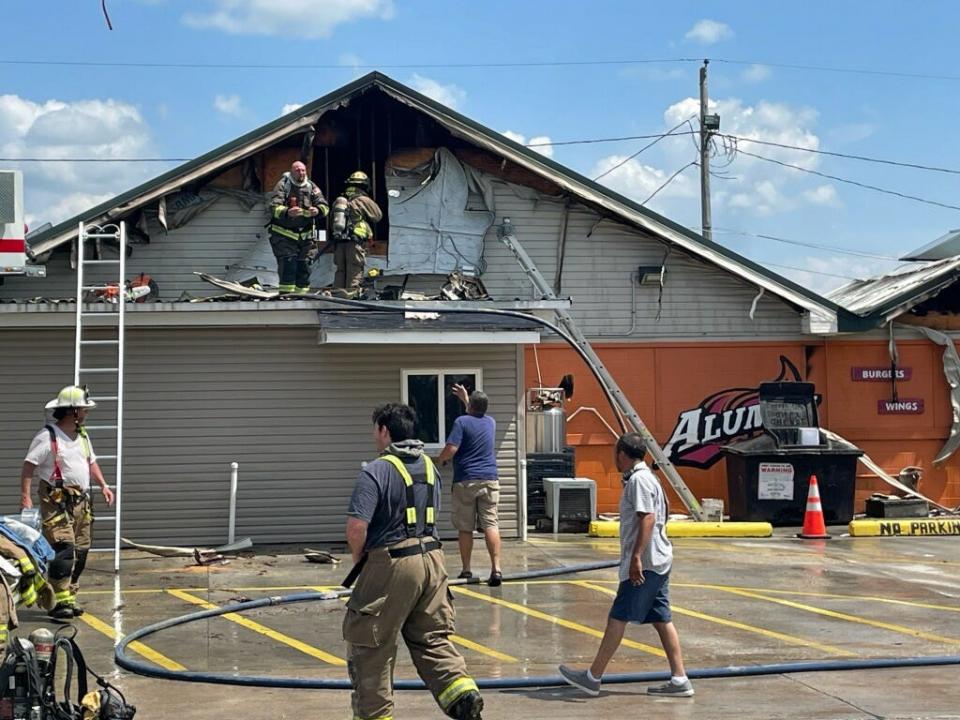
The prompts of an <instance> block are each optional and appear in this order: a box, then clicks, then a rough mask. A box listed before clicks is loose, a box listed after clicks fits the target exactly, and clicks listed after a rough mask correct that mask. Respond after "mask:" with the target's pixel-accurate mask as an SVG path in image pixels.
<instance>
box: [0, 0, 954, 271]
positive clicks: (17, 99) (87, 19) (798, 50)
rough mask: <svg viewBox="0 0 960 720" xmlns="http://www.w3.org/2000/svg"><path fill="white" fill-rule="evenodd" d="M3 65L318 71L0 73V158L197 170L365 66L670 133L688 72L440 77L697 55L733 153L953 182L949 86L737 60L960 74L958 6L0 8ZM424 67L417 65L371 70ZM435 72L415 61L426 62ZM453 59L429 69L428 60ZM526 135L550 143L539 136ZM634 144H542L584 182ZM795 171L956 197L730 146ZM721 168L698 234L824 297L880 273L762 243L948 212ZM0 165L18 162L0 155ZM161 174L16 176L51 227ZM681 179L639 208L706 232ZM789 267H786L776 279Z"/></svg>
mask: <svg viewBox="0 0 960 720" xmlns="http://www.w3.org/2000/svg"><path fill="white" fill-rule="evenodd" d="M6 5H7V7H5V8H4V14H5V25H7V27H9V28H12V29H13V30H14V31H13V32H9V33H5V42H4V47H3V49H2V50H0V60H7V61H9V60H37V61H54V60H71V61H76V60H86V61H94V62H144V63H188V64H189V63H199V64H205V63H206V64H209V63H216V64H228V65H231V64H244V63H247V64H299V63H302V64H310V65H332V66H335V67H332V68H330V69H304V70H276V69H272V70H262V69H259V70H251V69H246V70H238V69H210V68H205V69H197V68H192V69H170V68H166V69H160V68H156V69H154V68H130V67H126V68H116V67H110V68H95V67H65V66H59V65H17V64H0V157H4V158H11V157H36V156H41V157H193V156H195V155H197V154H199V153H202V152H204V151H206V150H208V149H210V148H212V147H214V146H216V145H218V144H220V143H222V142H225V141H228V140H230V139H232V138H234V137H236V136H238V135H240V134H242V133H243V132H246V131H248V130H250V129H252V128H254V127H256V126H258V125H260V124H262V123H265V122H268V121H270V120H272V119H274V118H276V117H277V116H279V115H280V114H281V112H282V111H283V108H284V107H285V106H289V105H292V104H296V103H303V102H307V101H309V100H312V99H314V98H316V97H319V96H320V95H323V94H325V93H326V92H329V91H331V90H333V89H335V88H337V87H338V86H340V85H342V84H344V83H346V82H349V81H350V80H352V79H354V78H355V77H357V76H359V75H362V74H364V73H365V72H367V71H368V69H369V67H368V66H376V67H379V68H382V69H383V71H384V72H386V73H387V74H389V75H391V76H393V77H394V78H396V79H397V80H399V81H401V82H404V83H408V84H410V85H412V86H413V87H415V88H417V89H419V90H421V91H423V92H426V93H427V94H430V95H432V96H434V97H435V98H437V99H438V100H440V101H441V102H446V103H448V104H452V105H454V106H455V107H456V109H458V110H459V111H461V112H463V113H465V114H466V115H469V116H471V117H473V118H474V119H476V120H478V121H479V122H481V123H484V124H485V125H487V126H489V127H491V128H493V129H495V130H498V131H501V132H506V131H510V132H511V133H513V134H514V135H513V137H515V139H520V138H522V139H525V140H526V141H527V142H530V141H531V139H533V138H549V139H550V140H553V141H566V140H575V139H589V138H602V137H615V136H624V135H640V134H647V133H657V132H663V131H665V130H666V129H668V128H670V127H672V126H673V125H675V124H677V123H679V122H681V121H682V120H684V119H685V118H686V117H688V116H689V115H690V114H692V113H693V112H695V109H696V108H695V105H696V103H695V101H694V98H696V97H697V70H698V64H697V63H695V62H686V63H680V62H671V63H650V64H633V65H625V64H611V65H591V66H579V67H570V66H563V67H520V68H489V67H487V68H462V67H461V68H457V67H452V66H454V65H457V64H463V63H479V64H482V63H504V62H520V63H522V62H540V61H547V62H549V61H572V62H578V61H591V60H625V59H669V58H703V57H710V58H714V62H712V64H711V66H710V95H711V99H712V100H713V101H715V102H716V110H717V111H718V112H719V113H720V115H721V123H722V125H721V130H722V131H725V132H729V133H732V134H736V135H741V136H745V137H754V138H763V139H772V140H775V141H778V142H782V143H785V144H789V145H800V146H803V147H810V148H819V149H824V150H829V151H836V152H841V153H848V154H857V155H867V156H874V157H880V158H888V159H894V160H900V161H909V162H916V163H920V164H926V165H936V166H940V167H947V168H960V148H958V146H957V143H956V141H955V140H953V138H952V135H953V132H952V131H953V125H954V124H955V120H956V117H957V116H958V103H957V100H956V97H957V91H958V90H960V80H949V79H931V78H904V77H890V76H879V75H867V74H855V73H839V72H818V71H813V70H801V69H788V68H782V67H770V66H764V65H762V64H757V65H752V64H734V63H729V62H720V60H743V61H748V62H749V63H771V64H791V65H815V66H825V67H838V68H862V69H873V70H880V71H891V72H899V73H912V74H921V75H960V71H957V70H955V69H954V66H953V63H952V62H951V61H952V59H953V58H952V57H950V55H951V54H952V50H953V48H954V47H955V28H956V27H957V24H958V22H960V5H957V4H956V3H952V2H933V1H928V2H924V3H907V2H883V1H874V2H870V3H867V2H852V1H851V2H843V3H838V2H821V1H819V0H814V1H808V2H806V3H803V4H800V3H795V4H790V5H788V4H786V3H760V2H730V3H726V4H719V3H711V4H707V3H702V2H701V3H694V2H674V3H670V4H667V3H642V2H604V1H599V2H597V1H595V2H592V3H584V2H582V0H579V1H578V2H572V1H566V0H552V1H551V2H539V1H535V2H534V1H531V2H490V1H488V2H482V3H466V2H462V3H457V2H426V1H424V0H421V1H419V2H417V1H414V0H193V1H191V2H186V1H181V0H108V2H107V6H108V8H109V11H110V15H111V18H112V21H113V24H114V28H115V29H114V30H113V31H112V32H110V31H108V30H107V28H106V25H105V22H104V19H103V16H102V14H101V12H100V8H99V2H96V1H95V0H87V1H86V2H80V1H78V0H51V2H48V3H43V4H39V5H37V4H28V3H7V4H6ZM397 65H417V66H419V67H405V68H398V67H387V66H397ZM424 66H432V67H424ZM444 66H446V67H444ZM539 141H540V142H543V140H539ZM646 142H647V141H644V140H632V141H623V142H617V143H603V144H584V145H571V146H558V147H555V148H552V149H551V150H549V151H547V152H552V156H553V158H554V159H555V160H557V161H558V162H561V163H563V164H565V165H568V166H570V167H572V168H573V169H575V170H577V171H579V172H582V173H584V174H587V175H590V176H595V175H598V174H599V173H601V172H603V171H604V170H606V169H608V168H610V167H612V166H613V165H614V164H616V163H617V162H619V161H621V160H623V159H624V158H626V157H627V156H629V155H630V154H632V153H634V152H636V151H637V150H639V149H640V148H641V147H643V145H645V144H646ZM740 148H741V149H743V150H747V151H750V152H754V153H756V154H760V155H765V156H768V157H772V158H775V159H779V160H782V161H784V162H788V163H793V164H800V165H802V166H804V167H807V168H808V169H814V170H817V171H819V172H823V173H828V174H831V175H837V176H842V177H846V178H850V179H853V180H856V181H858V182H863V183H869V184H872V185H877V186H881V187H884V188H889V189H892V190H897V191H899V192H903V193H907V194H911V195H916V196H920V197H924V198H928V199H931V200H936V201H939V202H944V203H947V204H955V205H960V192H958V190H960V176H958V175H951V174H943V173H933V172H927V171H920V170H912V169H903V168H895V167H889V166H883V165H875V164H866V163H861V162H854V161H851V160H846V159H841V158H830V157H822V156H815V155H811V154H809V153H803V152H798V151H789V150H782V149H774V148H769V147H762V146H757V145H749V144H740ZM720 150H721V156H720V157H718V158H716V159H715V161H714V162H715V166H717V165H724V164H726V163H727V162H729V165H728V166H727V167H726V168H725V169H724V170H723V173H724V174H725V177H726V179H721V178H716V179H714V180H713V189H714V201H713V202H714V219H713V222H714V226H715V227H716V228H719V229H722V230H723V231H722V232H719V231H718V232H717V233H716V235H715V239H716V240H718V241H720V242H723V243H724V244H726V245H729V246H730V247H732V248H733V249H735V250H737V251H738V252H741V253H743V254H745V255H747V256H749V257H751V258H753V259H755V260H757V261H760V262H763V263H767V264H769V265H770V267H771V268H772V269H774V270H776V271H778V272H782V273H783V274H785V275H787V276H790V277H793V278H794V279H797V280H799V281H800V282H803V283H805V284H808V285H810V286H812V287H814V288H816V289H818V290H826V289H828V288H830V287H834V286H836V285H839V284H842V283H843V282H844V281H843V280H842V279H841V278H839V277H833V276H834V275H838V276H851V277H852V276H863V275H868V274H874V273H877V272H881V271H886V270H890V269H892V268H894V267H896V263H895V262H890V261H887V260H881V259H876V258H865V257H857V256H851V255H843V254H832V253H829V252H826V251H820V250H815V249H811V248H805V247H799V246H795V245H789V244H784V243H779V242H775V241H771V240H765V239H760V238H756V237H751V236H750V235H744V234H737V233H752V234H766V235H774V236H778V237H782V238H787V239H792V240H798V241H801V242H808V243H815V244H821V245H826V246H830V247H834V248H842V249H845V250H849V251H855V252H862V253H867V254H872V255H881V256H890V257H895V256H898V255H900V254H902V253H904V252H906V251H908V250H911V249H913V248H915V247H917V246H920V245H923V244H926V243H928V242H929V241H931V240H932V239H934V238H936V237H938V236H939V235H941V234H943V233H944V232H946V231H947V230H949V229H952V228H955V227H960V211H958V210H953V209H946V208H939V207H933V206H930V205H925V204H921V203H917V202H913V201H908V200H903V199H899V198H895V197H892V196H888V195H883V194H879V193H876V192H872V191H866V190H863V189H860V188H855V187H852V186H849V185H845V184H842V183H839V182H836V181H831V180H827V179H823V178H819V177H814V176H810V175H806V174H802V173H799V172H797V171H795V170H791V169H787V168H782V167H779V166H775V165H772V164H769V163H766V162H762V161H760V160H756V159H753V158H750V157H748V156H745V155H743V154H737V155H734V156H732V158H731V157H725V156H724V153H723V149H722V148H720ZM694 159H695V149H694V146H693V144H692V142H691V139H690V138H689V137H687V136H680V137H677V138H668V139H666V140H664V141H662V142H660V143H658V144H657V145H656V146H654V147H653V148H651V149H650V150H648V151H646V152H644V153H642V154H641V155H639V156H638V157H637V158H635V159H634V160H631V161H630V162H628V163H626V164H625V165H623V166H622V167H620V168H619V169H617V170H616V171H614V172H612V173H610V174H609V175H607V176H606V177H605V178H604V179H603V182H605V183H608V184H609V185H610V186H611V187H614V188H616V189H617V190H619V191H621V192H624V193H626V194H628V195H631V196H632V197H634V198H635V199H637V200H639V201H642V200H644V199H645V198H646V197H647V196H649V195H650V193H651V192H652V191H653V190H654V189H656V188H657V187H659V186H660V185H661V184H662V183H663V181H664V180H666V179H667V178H668V177H669V176H670V175H672V174H673V173H674V172H675V171H676V170H678V169H679V168H681V167H683V166H684V165H686V164H688V163H689V162H691V161H692V160H694ZM2 164H3V165H4V166H5V167H10V166H18V165H14V164H13V163H11V162H9V161H7V162H3V163H2ZM171 165H172V164H166V165H164V164H144V163H136V164H130V165H121V166H118V165H116V164H100V165H97V164H82V165H81V164H79V163H70V164H66V165H64V164H53V163H46V164H43V165H38V164H26V163H24V164H22V165H19V166H20V167H23V168H24V170H25V173H26V177H27V198H26V199H27V206H28V212H29V215H30V219H31V220H32V221H33V222H34V223H37V222H41V221H43V220H46V219H50V220H62V219H64V218H65V217H68V216H70V215H72V214H74V213H75V212H77V211H79V210H82V209H83V208H84V207H85V206H89V204H91V203H92V202H96V201H100V200H102V199H105V198H106V197H108V196H110V195H112V194H115V193H117V192H121V191H123V190H125V189H127V188H129V187H130V186H132V185H133V184H135V183H137V182H139V181H141V180H143V179H146V178H148V177H151V176H153V175H155V174H159V173H160V172H162V171H163V170H165V169H167V168H168V167H170V166H171ZM698 192H699V191H698V177H697V169H696V168H695V167H690V168H688V169H687V170H686V171H685V172H684V173H682V174H681V175H679V176H678V177H677V179H676V180H674V181H673V182H672V183H671V184H669V185H668V186H667V187H666V188H664V189H663V190H662V191H661V192H660V193H659V194H658V195H657V197H656V198H654V200H653V201H651V203H650V207H651V208H653V209H655V210H657V211H659V212H662V213H664V214H666V215H668V216H669V217H671V218H672V219H674V220H676V221H678V222H681V223H683V224H685V225H689V226H691V227H695V228H697V229H699V222H700V210H699V195H698ZM782 266H791V267H794V268H800V269H801V270H800V271H797V270H788V269H785V268H784V267H782Z"/></svg>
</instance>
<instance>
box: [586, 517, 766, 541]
mask: <svg viewBox="0 0 960 720" xmlns="http://www.w3.org/2000/svg"><path fill="white" fill-rule="evenodd" d="M587 534H588V535H590V537H619V536H620V523H619V522H617V521H616V520H594V521H593V522H591V523H590V528H589V530H588V533H587ZM667 535H668V536H669V537H675V538H698V537H717V538H723V537H728V538H738V537H770V536H771V535H773V526H772V525H771V524H770V523H766V522H693V521H686V520H681V521H672V522H668V523H667Z"/></svg>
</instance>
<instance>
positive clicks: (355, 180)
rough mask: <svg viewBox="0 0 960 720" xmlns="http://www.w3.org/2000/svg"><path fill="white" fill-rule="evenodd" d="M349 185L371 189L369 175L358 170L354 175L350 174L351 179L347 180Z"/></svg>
mask: <svg viewBox="0 0 960 720" xmlns="http://www.w3.org/2000/svg"><path fill="white" fill-rule="evenodd" d="M347 185H360V186H362V187H365V188H368V187H370V178H369V177H367V174H366V173H365V172H363V170H357V171H356V172H354V173H350V177H348V178H347Z"/></svg>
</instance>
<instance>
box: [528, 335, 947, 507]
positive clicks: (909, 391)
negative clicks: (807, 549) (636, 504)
mask: <svg viewBox="0 0 960 720" xmlns="http://www.w3.org/2000/svg"><path fill="white" fill-rule="evenodd" d="M897 346H898V348H899V351H900V358H901V361H900V364H901V366H909V367H911V368H912V370H913V376H912V378H911V379H910V380H909V381H900V382H899V383H898V389H899V396H900V397H901V398H907V397H917V398H923V399H924V401H925V411H924V413H923V414H922V415H879V414H878V412H877V401H878V400H881V399H889V398H890V383H889V382H854V381H853V380H851V374H850V368H851V366H864V367H866V366H876V367H883V366H886V365H888V364H889V359H888V356H887V348H886V342H885V341H855V340H844V341H833V340H830V341H826V342H824V341H819V340H818V341H814V342H811V343H803V342H745V343H734V342H727V343H675V344H663V343H658V344H648V345H645V344H640V343H630V344H627V343H606V344H604V343H598V344H595V345H594V348H595V349H596V350H597V352H598V353H599V355H600V357H601V358H602V360H603V362H604V363H605V364H606V365H607V368H608V369H609V370H610V372H612V373H613V375H614V377H616V378H617V381H618V382H619V383H620V384H621V387H622V388H623V390H624V392H626V393H627V396H628V397H629V398H630V401H631V402H632V403H633V405H634V407H635V408H636V409H637V411H638V412H639V413H640V416H641V417H642V418H643V419H644V422H646V423H647V425H648V427H649V428H650V430H651V431H652V432H653V434H654V435H655V436H656V438H657V439H658V440H659V441H660V442H661V443H664V442H666V441H667V440H668V439H669V437H670V435H671V433H672V431H673V429H674V426H675V425H676V422H677V418H678V416H679V414H680V413H681V412H683V411H684V410H688V409H691V408H694V407H696V406H698V405H699V404H700V402H701V401H702V400H703V399H704V398H705V397H706V396H708V395H710V394H712V393H715V392H718V391H720V390H723V389H726V388H732V387H756V386H757V385H758V384H759V383H760V382H763V381H767V380H773V379H775V378H776V376H777V374H778V373H779V372H780V356H781V355H782V356H784V357H786V358H788V359H789V360H790V361H791V362H792V363H793V365H795V366H796V368H797V369H798V371H799V373H800V377H801V379H803V380H809V381H810V382H813V383H814V384H815V385H816V388H817V392H818V393H820V394H821V395H822V396H823V403H822V404H821V406H820V423H821V425H822V426H823V427H827V428H830V429H831V430H833V431H835V432H837V433H839V434H840V435H842V436H844V437H846V438H847V439H849V440H850V441H852V442H854V443H855V444H857V445H859V446H860V447H861V448H862V449H864V450H866V451H867V452H868V453H869V454H870V455H871V456H872V457H873V458H874V460H876V461H877V462H878V463H879V464H880V465H881V466H882V467H883V468H884V469H885V470H887V471H888V472H892V473H894V474H895V473H896V472H898V471H899V470H900V469H901V468H902V467H904V466H906V465H919V466H920V467H922V468H923V469H924V476H923V481H922V486H921V490H922V491H923V492H924V493H925V494H927V495H929V496H930V497H932V498H934V499H937V500H940V501H941V502H944V504H947V505H956V504H958V503H960V460H958V458H956V457H954V458H951V459H950V460H948V461H947V463H946V465H945V467H942V468H933V466H932V460H933V458H934V456H935V455H936V453H937V451H938V450H939V449H940V447H941V446H942V445H943V443H944V441H945V440H946V438H947V437H948V436H949V434H950V423H951V410H950V402H949V394H948V387H947V384H946V381H945V380H944V377H943V371H942V362H941V357H942V349H941V348H939V347H938V346H934V345H933V344H932V343H929V342H925V341H902V342H898V343H897ZM538 366H539V370H538ZM525 373H526V379H527V386H528V387H535V386H537V384H538V377H541V378H542V381H543V383H544V384H546V385H548V386H551V385H553V384H555V383H556V382H557V381H558V380H559V379H560V377H561V376H563V375H564V374H565V373H573V374H574V376H575V378H576V392H575V394H574V397H573V399H572V400H571V401H570V403H569V404H568V408H567V410H568V417H569V416H570V415H572V414H573V413H574V412H575V411H577V409H578V408H581V407H584V408H588V407H592V408H595V409H596V410H597V411H598V412H599V413H600V414H601V415H602V416H603V418H604V420H606V422H607V423H608V424H609V425H610V426H612V427H613V428H614V429H617V427H618V426H617V423H616V420H615V418H614V415H613V413H612V411H611V410H610V408H609V405H608V403H607V402H606V400H605V399H604V396H603V393H602V391H601V390H600V386H599V384H598V383H597V382H596V381H595V380H594V378H593V376H592V375H591V373H590V371H589V370H588V369H587V367H586V366H585V365H584V364H583V362H582V361H581V360H580V359H579V358H578V357H577V356H576V355H575V354H574V353H573V351H571V350H570V349H569V348H567V347H565V346H559V345H541V346H539V347H537V348H536V349H534V348H532V347H530V348H527V350H526V353H525ZM567 441H568V443H569V444H570V445H573V446H574V447H576V453H577V474H578V475H580V476H582V477H589V478H593V479H594V480H596V481H597V493H598V497H597V501H598V510H599V511H600V512H615V511H616V509H617V503H618V501H619V497H620V478H619V473H617V471H616V468H615V467H614V464H613V445H614V442H615V438H614V436H613V434H612V433H611V432H610V430H609V429H608V428H606V427H605V426H604V423H603V422H602V421H601V420H600V419H599V418H597V417H596V415H594V414H593V413H592V412H591V411H588V410H581V411H580V412H579V413H577V414H576V415H575V416H574V417H573V419H572V420H571V421H569V422H568V424H567ZM859 467H860V468H861V469H862V468H863V466H862V465H861V466H859ZM679 470H680V472H681V474H682V475H683V477H684V479H685V481H686V482H687V484H688V485H689V486H690V488H691V490H692V491H693V492H694V494H695V495H696V496H697V497H699V498H703V497H720V498H724V499H726V497H727V487H726V472H725V463H724V461H723V459H721V460H720V461H719V462H717V463H716V464H715V465H713V466H712V467H710V468H709V469H698V468H689V467H680V468H679ZM887 487H888V486H886V485H885V484H884V483H883V482H882V481H879V480H878V479H876V478H872V477H870V476H868V475H866V474H862V475H858V480H857V501H858V503H857V505H858V510H860V509H862V503H863V500H864V499H865V498H866V497H868V496H869V495H870V494H871V493H872V492H874V491H876V490H882V489H885V488H887ZM671 502H672V504H673V505H674V507H680V504H679V499H678V498H675V497H674V498H672V500H671Z"/></svg>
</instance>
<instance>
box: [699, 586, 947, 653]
mask: <svg viewBox="0 0 960 720" xmlns="http://www.w3.org/2000/svg"><path fill="white" fill-rule="evenodd" d="M687 587H698V588H703V589H706V590H721V591H723V592H728V593H732V594H734V595H740V596H742V597H748V598H753V599H754V600H765V601H767V602H772V603H776V604H778V605H784V606H786V607H790V608H794V609H796V610H805V611H806V612H811V613H816V614H817V615H823V616H825V617H831V618H835V619H837V620H846V621H847V622H852V623H858V624H860V625H870V626H872V627H877V628H881V629H883V630H889V631H891V632H895V633H900V634H901V635H910V636H912V637H917V638H921V639H923V640H929V641H931V642H936V643H943V644H946V645H960V640H958V639H957V638H950V637H945V636H943V635H935V634H933V633H928V632H924V631H923V630H915V629H913V628H909V627H906V626H904V625H895V624H894V623H887V622H882V621H880V620H869V619H867V618H862V617H858V616H856V615H848V614H847V613H840V612H835V611H833V610H827V609H825V608H818V607H814V606H813V605H804V604H803V603H798V602H794V601H793V600H784V599H782V598H776V597H770V596H769V595H763V594H761V593H758V592H751V591H749V590H740V589H739V588H732V587H725V586H723V585H692V584H688V585H687Z"/></svg>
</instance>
